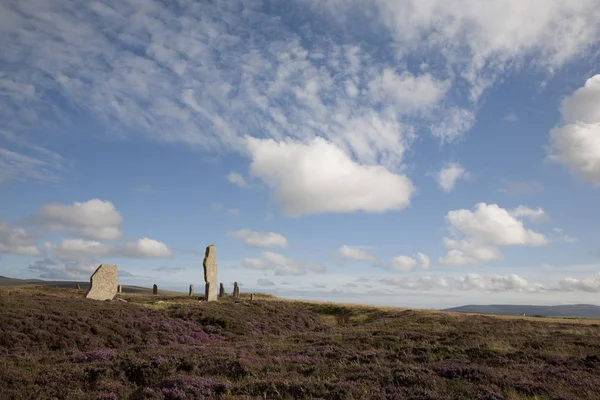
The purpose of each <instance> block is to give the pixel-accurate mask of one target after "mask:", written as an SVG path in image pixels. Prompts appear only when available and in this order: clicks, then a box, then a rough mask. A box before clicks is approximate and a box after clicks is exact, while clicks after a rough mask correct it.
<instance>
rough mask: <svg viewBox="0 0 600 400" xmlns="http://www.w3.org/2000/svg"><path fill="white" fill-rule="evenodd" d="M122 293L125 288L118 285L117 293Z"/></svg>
mask: <svg viewBox="0 0 600 400" xmlns="http://www.w3.org/2000/svg"><path fill="white" fill-rule="evenodd" d="M121 292H123V286H121V285H118V286H117V293H121Z"/></svg>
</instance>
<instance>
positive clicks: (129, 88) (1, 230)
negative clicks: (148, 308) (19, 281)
mask: <svg viewBox="0 0 600 400" xmlns="http://www.w3.org/2000/svg"><path fill="white" fill-rule="evenodd" d="M598 37H600V0H572V1H568V2H567V1H563V0H529V1H521V0H494V1H489V2H482V1H479V0H395V1H393V0H344V1H341V0H285V1H283V0H281V1H275V0H272V1H269V0H244V1H238V0H214V1H191V0H178V1H172V2H167V1H157V0H107V1H102V2H100V1H90V0H85V1H83V0H56V1H52V2H48V1H45V0H18V1H17V0H0V275H4V276H10V277H15V278H41V279H49V280H87V279H89V277H90V275H91V273H93V272H94V270H95V269H96V268H97V267H98V265H100V264H101V263H114V264H117V265H118V270H119V283H121V284H124V285H141V286H146V287H149V286H151V285H152V284H154V283H156V284H157V285H158V287H159V288H163V289H175V290H186V288H187V286H188V285H189V284H194V285H195V287H196V288H201V287H203V271H202V260H203V257H204V251H205V248H206V246H208V245H210V244H214V245H216V254H217V264H218V276H219V281H220V282H223V283H224V284H225V287H226V289H227V290H228V291H231V290H232V286H233V282H234V281H237V282H239V284H240V287H241V291H260V292H268V293H273V294H275V295H277V296H282V297H288V298H298V299H313V300H328V301H338V302H346V303H363V304H381V305H394V306H409V307H421V308H445V307H452V306H458V305H463V304H500V303H512V304H566V303H588V304H597V305H600V224H599V222H600V207H599V206H598V205H599V204H600V68H599V66H600V41H599V40H598V39H597V38H598Z"/></svg>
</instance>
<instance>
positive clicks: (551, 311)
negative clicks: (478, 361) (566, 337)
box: [442, 304, 600, 318]
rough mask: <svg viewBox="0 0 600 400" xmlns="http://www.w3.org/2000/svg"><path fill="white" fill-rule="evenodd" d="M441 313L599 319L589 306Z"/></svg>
mask: <svg viewBox="0 0 600 400" xmlns="http://www.w3.org/2000/svg"><path fill="white" fill-rule="evenodd" d="M442 311H454V312H469V313H480V314H502V315H523V314H525V315H527V316H536V315H541V316H544V317H584V318H600V306H594V305H591V304H568V305H561V306H529V305H511V304H492V305H467V306H460V307H453V308H447V309H445V310H442Z"/></svg>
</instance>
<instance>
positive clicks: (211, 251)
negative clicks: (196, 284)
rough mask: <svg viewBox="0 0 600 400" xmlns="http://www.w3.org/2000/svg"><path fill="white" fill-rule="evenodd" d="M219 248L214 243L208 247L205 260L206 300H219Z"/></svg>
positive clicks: (203, 263)
mask: <svg viewBox="0 0 600 400" xmlns="http://www.w3.org/2000/svg"><path fill="white" fill-rule="evenodd" d="M216 252H217V249H216V247H215V245H214V244H211V245H210V246H207V247H206V253H205V255H204V261H203V262H202V266H203V267H204V282H206V286H205V291H204V298H205V299H206V301H216V300H217V259H216V256H217V255H216Z"/></svg>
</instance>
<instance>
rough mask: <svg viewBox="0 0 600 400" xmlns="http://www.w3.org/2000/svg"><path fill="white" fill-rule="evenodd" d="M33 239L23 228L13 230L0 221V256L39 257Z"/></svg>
mask: <svg viewBox="0 0 600 400" xmlns="http://www.w3.org/2000/svg"><path fill="white" fill-rule="evenodd" d="M34 239H35V237H34V236H33V235H32V234H30V233H28V232H27V231H25V230H24V229H23V228H13V227H12V226H10V225H9V224H8V223H7V222H5V221H3V220H2V219H0V254H19V255H24V256H37V255H40V254H41V253H40V251H39V249H38V248H37V246H36V245H35V240H34Z"/></svg>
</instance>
